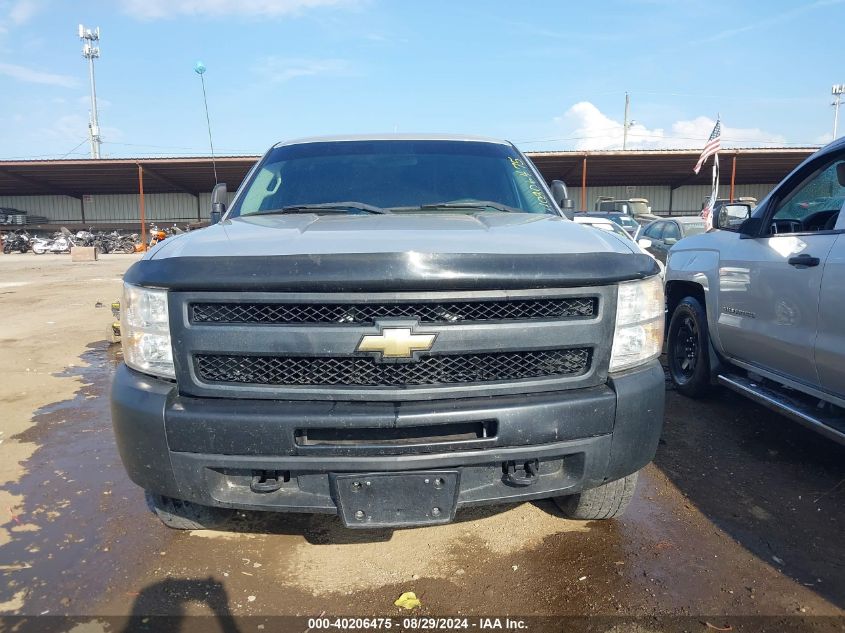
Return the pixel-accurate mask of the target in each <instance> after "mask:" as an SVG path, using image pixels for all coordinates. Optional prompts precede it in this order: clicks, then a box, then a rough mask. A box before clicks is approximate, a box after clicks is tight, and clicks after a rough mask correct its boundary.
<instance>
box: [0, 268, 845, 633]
mask: <svg viewBox="0 0 845 633" xmlns="http://www.w3.org/2000/svg"><path fill="white" fill-rule="evenodd" d="M134 260H135V256H126V255H110V256H103V257H102V258H101V259H100V261H97V262H92V263H84V264H81V263H77V264H74V263H71V262H70V258H69V257H67V256H50V255H45V256H41V257H39V256H34V255H31V254H30V255H8V256H0V323H2V330H0V350H2V353H0V376H2V380H1V381H0V403H2V415H0V571H2V581H0V613H6V614H25V615H39V614H48V615H62V614H71V615H96V616H106V615H127V614H135V615H148V614H165V615H182V614H218V615H219V614H224V615H236V616H241V615H262V616H266V615H276V614H286V615H304V616H317V615H320V614H331V615H338V614H347V615H351V614H360V615H384V616H388V615H392V616H399V615H401V613H400V611H399V609H397V608H396V607H394V606H393V602H394V600H396V598H397V597H398V596H399V595H400V594H401V593H403V592H405V591H414V592H416V594H417V596H418V597H419V598H420V600H421V602H422V606H421V607H420V608H419V609H416V610H415V611H414V613H415V614H416V615H445V614H464V615H489V614H496V615H501V616H504V615H513V614H517V615H542V616H559V615H619V614H622V615H635V616H652V615H664V614H670V615H690V616H698V615H700V614H709V617H721V618H723V619H730V618H731V617H737V616H742V615H766V616H794V615H804V616H814V615H833V616H845V541H843V526H845V449H843V448H841V447H839V446H836V445H833V444H832V443H830V442H827V441H825V440H823V439H822V438H820V437H817V436H816V435H814V434H812V433H810V432H809V431H806V430H805V429H803V428H801V427H799V426H797V425H795V424H793V423H791V422H789V421H787V420H785V419H783V418H781V417H779V416H777V415H775V414H772V413H770V412H768V411H766V410H764V409H762V408H760V407H757V406H756V405H753V404H751V403H749V402H747V401H745V400H743V399H741V398H739V397H737V396H734V395H732V394H730V393H727V392H723V391H719V392H716V393H715V394H714V395H713V396H712V397H711V398H710V399H708V400H707V401H704V402H693V401H690V400H687V399H685V398H683V397H681V396H679V395H677V394H675V393H673V392H671V391H670V392H669V393H668V394H667V397H668V403H667V415H666V426H665V431H664V434H663V439H662V440H661V445H660V448H659V452H658V455H657V458H656V460H655V462H654V464H652V465H650V466H649V467H647V468H646V469H645V471H644V472H643V475H642V477H641V479H640V485H639V489H638V493H637V497H636V500H635V502H634V503H633V505H632V506H631V508H630V509H629V511H628V512H627V513H626V514H625V516H624V517H622V518H621V519H619V520H616V521H610V522H591V523H579V522H573V521H568V520H565V519H563V518H561V517H560V516H559V515H558V514H557V513H556V512H555V510H554V508H553V507H552V506H551V505H550V504H549V503H545V502H540V503H525V504H521V505H516V506H505V507H493V508H482V509H473V510H468V511H464V512H460V513H459V514H458V520H457V522H455V523H454V524H452V525H448V526H442V527H431V528H425V529H410V530H400V531H377V532H361V531H349V530H346V529H344V528H343V526H342V525H341V523H340V522H339V520H338V519H337V518H335V517H329V516H319V515H318V516H307V515H288V516H285V515H265V514H246V515H242V516H239V517H238V518H237V519H236V520H234V521H233V522H232V525H231V526H229V529H228V530H226V531H220V532H176V531H171V530H168V529H167V528H165V527H164V526H163V525H161V524H160V523H159V522H158V520H157V519H156V518H155V516H154V515H153V514H152V513H151V512H150V511H149V509H148V508H147V507H146V505H145V502H144V495H143V492H142V491H141V490H140V489H138V488H137V487H135V486H134V485H133V484H132V483H130V482H129V481H128V479H127V478H126V476H125V474H124V472H123V469H122V466H121V464H120V462H119V459H118V457H117V452H116V449H115V446H114V441H113V436H112V431H111V424H110V418H109V409H108V391H109V381H110V378H111V375H112V373H113V371H114V368H115V366H116V365H117V363H119V362H120V352H119V348H118V346H112V345H109V344H108V343H107V342H106V340H105V338H106V332H107V328H108V326H109V323H110V322H111V315H110V312H109V308H108V305H109V303H110V302H111V301H112V300H113V299H115V298H117V297H118V295H119V292H120V277H121V275H122V273H123V272H124V270H125V269H126V268H127V267H128V266H129V265H130V264H131V263H132V262H133V261H134ZM0 628H2V627H0ZM303 630H304V627H303Z"/></svg>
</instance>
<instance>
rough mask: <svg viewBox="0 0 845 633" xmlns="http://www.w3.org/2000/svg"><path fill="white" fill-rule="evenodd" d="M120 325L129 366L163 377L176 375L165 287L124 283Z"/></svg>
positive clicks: (125, 356) (124, 353)
mask: <svg viewBox="0 0 845 633" xmlns="http://www.w3.org/2000/svg"><path fill="white" fill-rule="evenodd" d="M120 329H121V340H122V341H123V360H124V361H125V362H126V365H127V366H128V367H131V368H132V369H137V370H138V371H142V372H144V373H145V374H154V375H156V376H161V377H162V378H175V377H176V370H175V368H174V367H173V348H172V347H171V345H170V320H169V319H168V315H167V291H166V290H151V289H149V288H141V287H139V286H130V285H129V284H123V303H122V305H121V318H120Z"/></svg>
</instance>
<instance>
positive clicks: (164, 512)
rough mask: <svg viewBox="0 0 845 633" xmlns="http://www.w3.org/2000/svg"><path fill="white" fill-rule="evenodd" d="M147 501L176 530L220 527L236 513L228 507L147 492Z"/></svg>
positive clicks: (167, 524)
mask: <svg viewBox="0 0 845 633" xmlns="http://www.w3.org/2000/svg"><path fill="white" fill-rule="evenodd" d="M146 497H147V503H148V504H149V506H150V508H152V510H153V511H154V512H155V513H156V516H158V518H159V519H160V520H161V522H162V523H164V524H165V525H166V526H167V527H169V528H171V529H174V530H209V529H214V528H217V527H220V526H221V525H223V524H224V523H226V521H228V520H229V519H230V518H231V516H232V515H233V514H234V511H233V510H229V509H228V508H212V507H210V506H203V505H200V504H198V503H193V502H191V501H183V500H181V499H173V498H171V497H164V496H162V495H157V494H154V493H152V492H149V491H147V492H146Z"/></svg>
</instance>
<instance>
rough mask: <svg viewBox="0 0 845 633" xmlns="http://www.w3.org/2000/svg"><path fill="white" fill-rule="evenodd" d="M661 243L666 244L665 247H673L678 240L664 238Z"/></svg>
mask: <svg viewBox="0 0 845 633" xmlns="http://www.w3.org/2000/svg"><path fill="white" fill-rule="evenodd" d="M663 243H664V244H666V246H673V245H675V244H677V243H678V238H676V237H664V238H663Z"/></svg>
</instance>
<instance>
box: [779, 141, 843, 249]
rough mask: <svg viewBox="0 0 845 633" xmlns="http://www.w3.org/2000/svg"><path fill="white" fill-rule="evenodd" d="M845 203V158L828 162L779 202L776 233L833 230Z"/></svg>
mask: <svg viewBox="0 0 845 633" xmlns="http://www.w3.org/2000/svg"><path fill="white" fill-rule="evenodd" d="M843 204H845V158H843V157H842V156H839V157H837V158H836V159H834V160H832V161H829V162H827V163H824V164H823V165H822V166H821V167H819V168H818V169H816V170H815V171H814V172H812V173H811V174H810V175H809V176H808V177H807V178H806V179H805V180H803V181H802V182H801V183H799V184H798V186H796V187H795V188H794V189H793V190H792V191H790V192H788V193H787V194H786V195H785V196H784V197H783V198H782V199H781V200H780V202H778V205H777V207H776V208H775V212H774V214H773V215H772V219H771V222H770V224H769V232H770V233H771V234H772V235H780V234H783V233H804V232H816V231H830V230H833V228H834V226H835V225H836V223H837V220H838V218H839V212H840V210H841V209H842V206H843Z"/></svg>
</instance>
